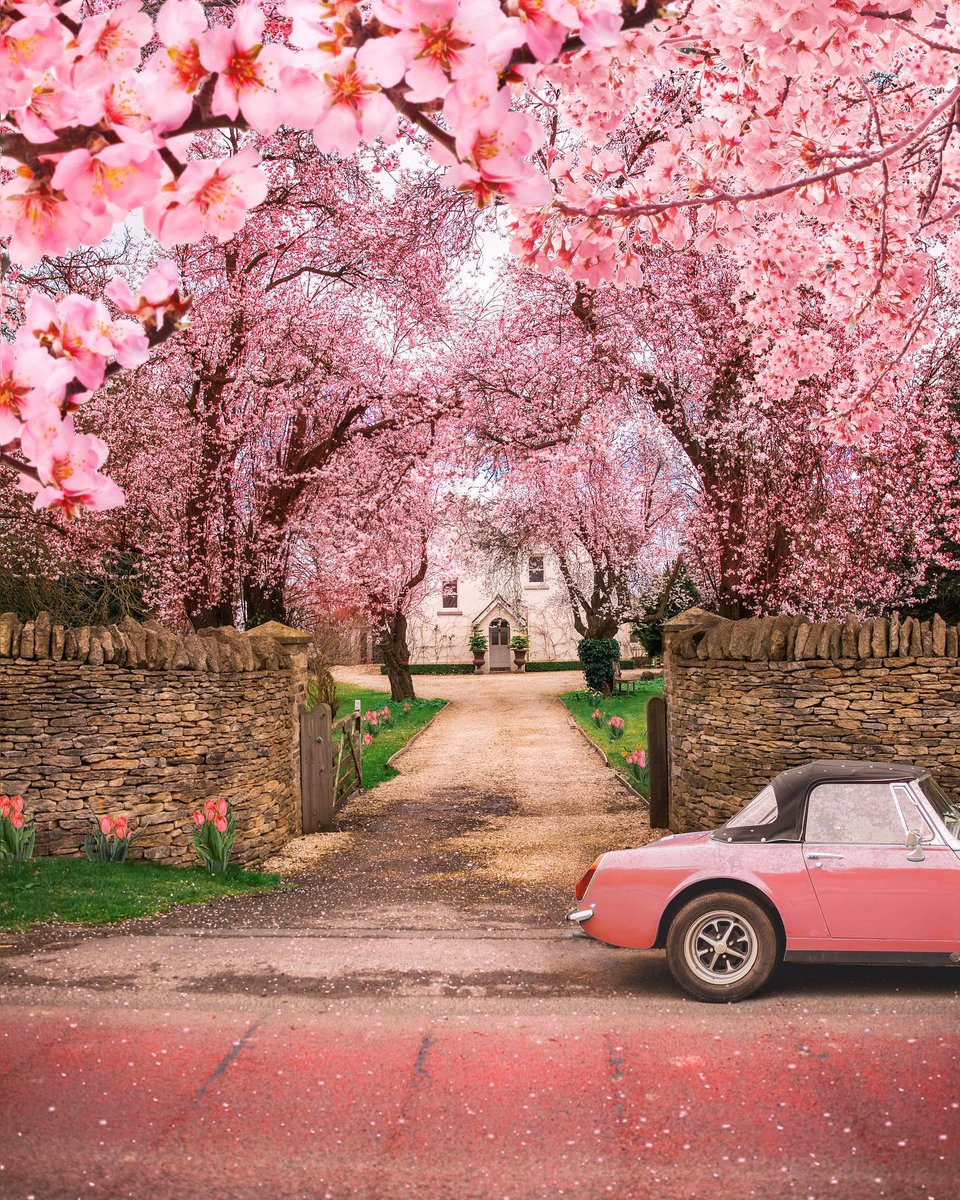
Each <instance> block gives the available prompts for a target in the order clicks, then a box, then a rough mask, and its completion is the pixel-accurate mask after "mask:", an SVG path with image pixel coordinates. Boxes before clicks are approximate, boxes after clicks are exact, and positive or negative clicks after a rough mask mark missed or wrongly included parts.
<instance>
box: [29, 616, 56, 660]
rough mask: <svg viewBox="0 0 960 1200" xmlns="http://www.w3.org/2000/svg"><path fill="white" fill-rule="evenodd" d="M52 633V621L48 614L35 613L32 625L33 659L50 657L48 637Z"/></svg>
mask: <svg viewBox="0 0 960 1200" xmlns="http://www.w3.org/2000/svg"><path fill="white" fill-rule="evenodd" d="M52 632H53V621H52V619H51V617H50V614H49V613H48V612H39V613H37V619H36V620H35V621H34V623H33V656H34V658H49V657H50V635H51V633H52Z"/></svg>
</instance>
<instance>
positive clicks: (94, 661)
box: [87, 625, 107, 667]
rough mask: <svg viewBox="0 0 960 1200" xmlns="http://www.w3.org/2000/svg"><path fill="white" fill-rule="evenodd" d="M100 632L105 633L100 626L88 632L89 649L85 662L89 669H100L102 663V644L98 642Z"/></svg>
mask: <svg viewBox="0 0 960 1200" xmlns="http://www.w3.org/2000/svg"><path fill="white" fill-rule="evenodd" d="M101 632H102V633H106V632H107V631H106V630H105V629H104V628H103V626H102V625H98V626H95V627H94V628H93V629H91V630H90V649H89V650H88V651H87V662H88V663H89V664H90V666H91V667H102V666H103V663H104V653H103V642H102V641H101V640H100V634H101Z"/></svg>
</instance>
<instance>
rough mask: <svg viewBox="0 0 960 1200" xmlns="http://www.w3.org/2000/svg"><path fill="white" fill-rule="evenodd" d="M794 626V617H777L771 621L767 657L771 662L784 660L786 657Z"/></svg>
mask: <svg viewBox="0 0 960 1200" xmlns="http://www.w3.org/2000/svg"><path fill="white" fill-rule="evenodd" d="M792 626H793V618H792V617H775V618H774V619H773V621H772V622H771V625H770V635H769V638H768V640H767V658H768V659H769V660H770V662H783V661H784V660H785V659H786V657H787V644H788V641H789V638H790V630H791V628H792Z"/></svg>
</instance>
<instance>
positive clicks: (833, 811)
mask: <svg viewBox="0 0 960 1200" xmlns="http://www.w3.org/2000/svg"><path fill="white" fill-rule="evenodd" d="M804 840H805V841H808V842H845V843H860V844H861V845H871V846H889V845H894V846H902V845H903V843H904V830H903V822H902V821H901V819H900V813H899V811H898V810H897V805H896V802H895V801H894V798H893V789H892V788H891V787H890V784H889V783H852V782H851V783H821V784H818V785H817V787H815V788H814V789H813V791H812V792H811V793H810V799H809V801H808V802H807V828H806V834H805V838H804Z"/></svg>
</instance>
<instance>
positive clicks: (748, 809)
mask: <svg viewBox="0 0 960 1200" xmlns="http://www.w3.org/2000/svg"><path fill="white" fill-rule="evenodd" d="M776 819H777V797H776V795H775V794H774V791H773V788H772V787H771V786H770V784H769V783H768V784H767V786H766V787H765V788H764V789H763V791H762V792H761V793H760V795H759V796H754V798H753V799H752V800H751V801H750V803H749V804H747V805H746V806H745V807H744V808H741V809H740V811H739V812H738V813H736V814H734V816H732V817H731V818H730V820H729V821H727V822H726V823H725V824H723V825H721V826H720V828H721V829H743V828H744V827H745V826H747V825H769V824H770V822H771V821H775V820H776Z"/></svg>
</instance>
